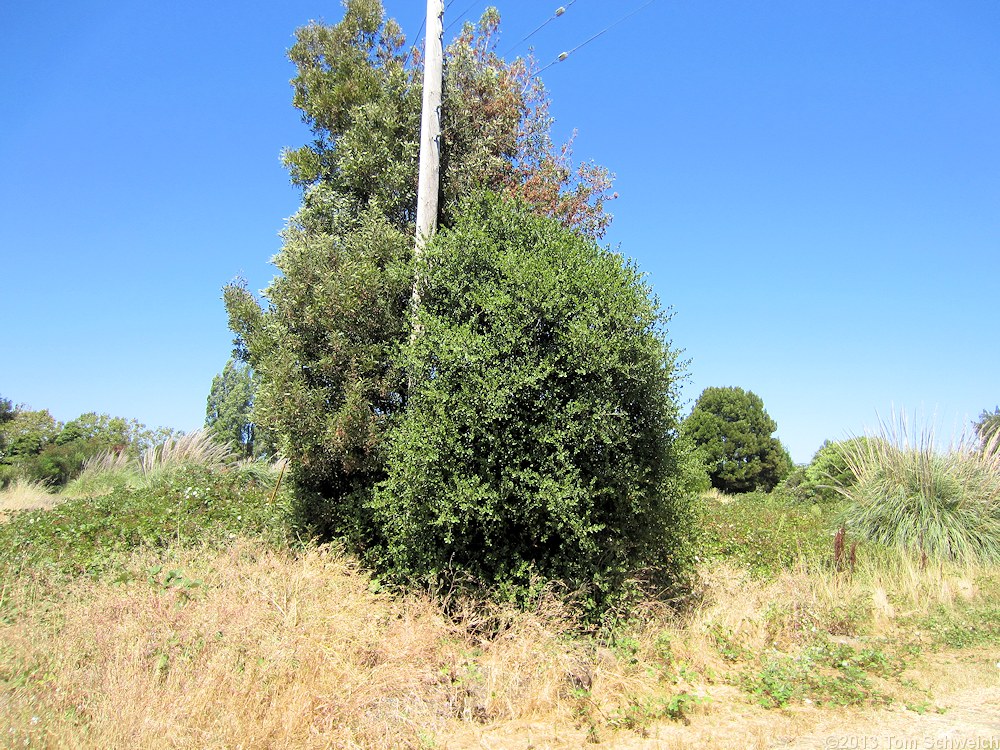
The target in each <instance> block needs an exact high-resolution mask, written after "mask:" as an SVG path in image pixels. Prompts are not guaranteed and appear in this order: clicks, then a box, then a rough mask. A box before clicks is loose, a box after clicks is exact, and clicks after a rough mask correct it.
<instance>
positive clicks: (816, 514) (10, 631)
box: [0, 470, 1000, 748]
mask: <svg viewBox="0 0 1000 750" xmlns="http://www.w3.org/2000/svg"><path fill="white" fill-rule="evenodd" d="M272 481H273V478H272ZM281 502H282V501H281V499H280V495H279V500H278V501H277V503H276V505H271V504H270V503H269V487H268V485H267V482H266V481H261V480H260V478H259V477H258V478H257V479H254V478H253V477H250V476H245V477H242V478H240V476H239V475H238V474H237V475H235V476H234V475H233V474H232V473H231V472H224V473H219V472H204V471H200V470H192V471H190V472H188V473H183V472H181V473H177V474H172V475H170V478H169V479H165V480H164V481H163V482H160V483H158V484H157V487H156V488H154V489H152V490H151V489H149V488H146V489H145V490H143V491H142V492H138V491H136V490H127V489H118V490H115V491H112V492H111V494H110V495H107V496H105V497H104V498H103V499H99V500H98V499H95V500H78V501H68V502H67V503H65V504H63V505H60V506H59V507H58V508H57V509H56V510H54V511H46V512H43V513H39V514H34V515H32V514H23V515H21V516H19V517H18V518H16V519H14V521H12V522H11V524H8V525H7V526H5V527H4V528H3V529H2V530H0V544H2V545H4V546H3V547H2V548H0V717H3V723H2V724H0V736H2V737H3V739H4V742H6V743H8V744H11V745H18V746H24V744H25V742H26V741H27V743H28V744H29V746H52V747H59V746H70V747H79V746H83V747H138V748H142V747H150V748H152V747H163V746H176V747H219V748H221V747H237V746H242V747H331V746H333V747H386V748H389V747H393V748H395V747H468V746H480V743H481V742H485V743H486V744H487V745H489V746H493V747H517V746H525V747H526V746H529V745H530V746H533V747H536V748H542V747H578V746H581V745H582V744H584V743H585V742H588V741H589V742H593V743H597V744H604V745H607V746H614V747H629V746H643V744H644V743H647V744H648V743H652V742H653V739H649V740H647V739H645V738H647V737H652V738H655V737H662V738H664V741H665V742H666V741H667V739H669V740H670V744H676V745H677V746H690V747H715V746H717V747H730V746H731V745H732V735H733V733H734V732H738V733H739V734H740V735H741V736H742V737H743V738H744V739H745V742H744V743H743V744H745V745H746V746H749V747H766V746H768V745H770V744H771V743H774V742H778V741H780V740H782V739H784V738H786V737H793V736H797V735H799V734H801V733H803V732H807V731H809V730H810V729H811V728H812V727H813V726H815V725H816V724H817V723H819V722H822V721H824V720H825V719H826V717H829V716H831V714H832V713H833V714H837V715H840V714H843V713H844V712H845V711H847V712H852V711H855V712H856V711H864V710H868V709H870V708H871V707H877V706H881V705H885V704H887V703H890V702H895V703H897V704H900V705H907V706H909V707H910V709H911V710H912V711H914V712H918V713H919V712H927V711H931V712H933V711H934V710H935V709H936V708H937V707H938V701H939V700H941V698H940V696H941V695H945V694H946V691H947V689H948V687H949V685H952V684H958V683H960V682H961V681H962V680H966V681H967V680H970V679H973V680H976V681H978V683H980V684H990V680H992V681H993V682H994V683H995V682H996V667H995V663H996V661H997V658H998V656H1000V653H998V652H997V643H998V641H1000V638H998V637H1000V609H998V606H997V604H996V602H997V601H1000V575H998V570H997V568H996V567H982V568H970V567H962V568H960V567H952V568H947V567H944V568H942V567H932V568H929V569H925V570H921V569H919V567H917V566H913V565H908V564H899V563H898V560H896V559H895V558H893V557H891V556H889V555H888V554H887V553H885V552H884V551H881V550H879V549H877V548H875V547H872V546H870V545H863V546H862V547H861V548H860V549H859V552H858V559H857V564H856V567H855V570H854V571H853V573H852V572H850V571H836V570H834V567H833V565H832V543H833V536H832V535H833V531H834V529H835V525H836V513H835V509H832V510H823V509H810V508H803V507H800V506H799V507H797V506H792V505H787V504H784V503H782V502H780V501H779V500H776V499H775V498H769V497H761V496H751V497H748V498H743V499H741V500H738V501H729V500H728V499H725V498H721V499H710V500H708V501H706V506H705V512H704V519H705V527H706V537H705V539H704V540H703V543H704V549H705V550H706V559H704V560H703V563H702V569H701V571H700V573H701V575H700V584H699V588H698V590H697V592H696V596H694V597H693V598H692V600H691V601H690V602H688V603H687V604H686V606H685V607H684V608H683V609H682V610H681V611H680V612H679V613H678V612H672V611H670V610H668V609H666V608H665V607H663V606H662V605H653V604H651V605H649V607H648V608H646V609H645V610H644V611H638V612H632V613H628V617H623V618H622V621H621V622H619V623H618V624H617V625H615V626H614V627H613V628H609V629H607V630H606V631H604V632H602V633H599V634H591V635H585V634H580V633H578V632H575V631H574V629H573V626H572V620H571V618H570V616H569V614H568V613H567V612H566V610H565V608H564V606H563V605H561V604H560V603H559V602H558V601H557V600H555V599H550V600H545V601H542V602H540V603H539V606H538V611H536V612H531V613H518V612H513V611H511V610H507V609H504V608H498V607H489V606H487V605H483V604H481V603H479V604H476V603H461V602H452V603H451V606H450V608H449V611H450V613H451V614H449V615H448V616H446V615H445V614H444V612H443V610H442V608H441V606H440V605H439V604H438V603H436V602H435V601H433V600H431V599H430V598H429V597H426V596H421V595H412V596H408V597H401V596H394V595H389V594H387V593H385V592H380V591H378V590H377V586H375V585H374V584H373V583H372V581H371V580H370V579H369V578H368V577H367V576H366V575H365V573H364V572H363V571H360V570H358V569H357V567H356V566H355V565H354V564H353V563H352V562H351V560H350V559H349V558H347V557H345V556H343V555H341V554H338V553H337V552H336V551H334V550H331V549H327V548H316V547H314V546H309V545H306V546H305V547H296V548H294V549H293V548H291V547H289V546H288V542H287V541H286V540H287V536H284V537H283V536H282V534H281V533H279V531H278V530H277V527H278V526H279V525H280V524H279V521H280V517H281V513H280V510H281V507H282V506H281ZM98 505H99V507H98ZM140 509H141V511H142V512H139V510H140ZM98 512H99V513H100V514H101V516H100V517H95V515H96V514H97V513H98ZM32 518H33V519H34V521H32ZM82 523H84V524H91V525H92V526H93V528H92V529H89V530H88V529H84V530H82V531H81V529H80V525H81V524H82ZM125 526H128V528H124V527H125ZM109 527H114V528H115V533H114V534H108V528H109ZM43 528H44V529H45V534H42V535H36V536H35V537H32V536H31V534H32V533H34V530H35V529H43ZM198 528H203V529H209V530H210V531H209V533H206V534H201V535H199V534H197V533H196V531H195V530H196V529H198ZM102 535H104V536H102ZM42 539H49V540H51V542H52V543H51V544H50V543H48V542H43V541H41V540H42ZM94 539H103V540H104V541H103V542H100V543H98V544H93V543H92V542H93V540H94ZM122 540H126V542H127V543H126V542H122ZM178 540H179V541H178ZM956 665H959V666H958V667H956ZM939 691H944V692H939ZM845 706H848V708H845ZM685 722H690V724H687V725H686V724H685ZM681 730H683V731H681ZM671 738H672V739H671ZM652 746H656V745H655V744H653V745H652Z"/></svg>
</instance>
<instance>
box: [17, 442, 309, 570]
mask: <svg viewBox="0 0 1000 750" xmlns="http://www.w3.org/2000/svg"><path fill="white" fill-rule="evenodd" d="M273 490H274V478H273V477H271V476H268V474H267V473H265V472H262V471H261V470H260V467H254V466H239V465H235V464H234V465H232V466H230V467H229V468H227V469H225V470H220V469H219V468H218V467H214V466H211V465H204V464H198V463H194V462H186V463H183V464H179V465H176V466H174V467H172V468H171V469H170V470H162V471H159V472H157V473H155V474H154V475H152V477H151V479H150V480H149V481H147V482H144V483H142V484H140V485H138V486H129V485H127V484H117V485H113V488H112V489H111V491H110V492H106V493H105V494H101V495H98V496H93V497H77V498H71V499H69V500H66V501H65V502H62V503H60V504H59V505H57V506H56V507H55V508H52V509H51V510H37V511H24V512H20V513H16V514H15V515H14V517H13V518H11V519H10V520H9V521H8V522H7V523H4V524H2V525H0V577H3V578H6V579H8V580H11V579H13V578H14V577H16V576H17V575H18V574H19V573H20V572H22V571H26V570H30V569H32V568H40V569H48V570H53V571H55V572H57V573H59V574H63V575H70V576H76V575H88V576H94V577H102V576H108V575H114V574H116V573H120V572H121V571H123V570H124V569H125V567H126V562H127V560H128V558H129V555H130V554H132V553H133V552H134V551H137V550H139V549H159V550H166V549H168V548H171V547H178V548H179V547H183V546H195V547H202V546H207V547H216V548H222V547H225V546H226V545H228V544H229V543H230V542H231V541H232V539H234V538H236V537H237V536H239V537H247V536H250V537H254V538H259V539H261V540H262V541H264V542H265V543H268V544H271V545H274V546H276V547H277V546H287V545H288V544H289V543H290V542H291V540H292V534H291V526H290V524H289V502H288V497H287V495H282V494H281V493H278V495H277V497H275V499H274V501H271V495H272V494H273Z"/></svg>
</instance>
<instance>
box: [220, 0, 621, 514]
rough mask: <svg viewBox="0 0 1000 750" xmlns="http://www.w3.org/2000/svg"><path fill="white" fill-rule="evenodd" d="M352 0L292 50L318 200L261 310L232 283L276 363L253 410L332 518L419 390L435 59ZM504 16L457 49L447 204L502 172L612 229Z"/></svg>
mask: <svg viewBox="0 0 1000 750" xmlns="http://www.w3.org/2000/svg"><path fill="white" fill-rule="evenodd" d="M344 6H345V13H344V18H343V20H342V21H341V22H340V23H338V24H336V25H333V26H326V25H322V24H316V23H311V24H309V25H308V26H305V27H303V28H301V29H299V30H298V32H297V33H296V42H295V44H294V45H293V47H292V48H291V50H290V52H289V56H290V58H291V60H292V61H293V62H294V63H295V65H296V69H297V75H296V77H295V79H294V80H293V86H294V99H293V102H294V104H295V106H296V107H297V108H298V109H299V110H300V111H301V112H302V118H303V121H304V122H305V123H306V124H308V125H309V126H310V128H311V130H312V132H313V135H314V138H313V140H312V142H311V143H309V144H307V145H305V146H302V147H301V148H298V149H294V150H289V151H287V152H286V153H285V163H286V165H287V167H288V169H289V172H290V174H291V178H292V181H293V182H294V183H295V184H296V185H298V186H300V187H301V188H302V189H303V201H302V207H301V208H300V210H299V211H298V212H297V213H296V215H295V216H294V217H293V218H292V219H291V220H290V222H289V224H288V226H287V228H286V229H285V232H284V247H283V249H282V251H281V253H280V254H279V255H278V256H277V258H276V259H275V264H276V265H277V267H278V269H279V270H280V271H281V275H280V276H279V277H277V278H276V279H275V280H274V281H273V282H272V284H271V285H270V286H269V287H268V289H267V290H266V292H265V296H266V307H264V308H263V309H262V308H261V307H260V306H259V304H258V303H257V300H256V299H255V298H254V296H253V295H252V294H250V293H249V292H248V290H246V289H245V288H244V287H242V286H240V285H238V284H236V285H231V286H230V287H228V288H227V289H226V291H225V300H226V306H227V310H228V312H229V316H230V325H231V327H232V328H233V330H234V331H235V333H236V334H237V353H238V354H239V356H240V357H241V358H242V359H244V360H245V361H247V362H248V363H249V364H250V366H251V367H252V368H253V369H254V371H255V372H256V373H257V374H258V375H259V376H260V379H261V382H260V385H259V388H258V399H257V402H256V407H255V414H254V420H255V422H256V423H257V424H259V425H262V426H264V427H266V428H267V429H268V430H269V431H270V432H271V433H272V434H273V435H274V436H275V438H276V440H277V442H278V444H279V449H280V450H281V451H282V453H283V454H285V455H286V456H288V457H289V458H290V459H292V465H293V466H294V467H296V468H295V469H294V470H293V479H294V481H295V482H296V483H297V485H298V486H299V488H300V489H301V491H302V492H301V493H300V495H301V496H302V497H310V498H311V500H309V501H308V502H305V503H304V504H303V510H304V512H305V515H306V517H307V518H308V520H309V521H310V523H313V524H315V525H316V526H317V528H319V529H320V530H326V531H332V530H333V529H331V527H330V524H331V523H333V519H342V518H345V517H353V516H351V514H349V513H346V509H347V508H353V507H356V506H357V505H358V504H359V503H361V504H363V502H362V497H363V496H367V495H368V494H370V491H371V487H373V486H374V484H376V483H377V482H378V481H380V480H381V479H383V478H384V476H385V465H384V463H385V458H384V447H385V439H386V435H387V434H388V432H389V429H390V426H391V425H392V424H393V422H394V418H395V416H396V415H397V414H399V413H400V412H401V410H402V409H403V408H404V405H405V403H406V398H407V386H408V382H407V378H406V375H405V373H404V372H403V370H402V368H401V366H400V364H399V360H398V356H399V351H400V349H401V347H403V346H404V345H405V344H406V342H407V340H408V338H409V335H410V330H411V320H410V311H409V302H410V293H411V287H412V283H413V271H412V255H413V253H412V245H413V236H414V232H415V228H414V224H413V222H414V219H415V215H416V185H417V167H418V160H417V156H418V139H419V129H420V128H419V119H420V103H421V73H420V68H419V66H417V65H414V64H411V62H410V61H411V59H412V57H413V56H412V55H410V53H408V52H406V51H405V42H404V39H403V36H402V34H401V32H400V29H399V27H398V25H397V24H396V23H395V22H394V21H392V20H387V19H385V17H384V14H383V10H382V5H381V3H380V2H378V0H347V2H345V4H344ZM498 24H499V17H498V15H497V14H496V12H495V11H493V10H490V11H487V13H486V14H485V15H484V16H483V18H482V20H481V21H480V23H479V24H478V25H477V26H475V27H474V26H472V25H471V24H466V26H465V27H464V29H463V31H462V33H461V34H460V35H459V37H458V38H457V39H456V40H455V41H454V42H453V43H452V44H450V45H449V46H448V48H447V50H446V54H445V81H444V92H443V96H444V105H443V130H444V132H443V136H442V145H441V152H442V185H441V193H442V196H443V198H444V200H442V201H441V209H440V216H439V221H440V223H441V225H442V226H449V225H450V224H451V223H452V222H453V221H454V212H455V209H456V206H457V201H458V200H459V198H460V197H461V196H463V195H467V194H469V193H470V192H472V191H473V190H474V189H476V188H489V189H492V190H494V191H497V192H500V193H507V194H511V193H516V194H519V195H522V196H523V197H524V198H525V200H527V201H528V202H529V204H530V205H531V206H532V207H533V209H534V210H535V211H536V212H537V213H539V214H542V215H551V216H553V217H555V218H557V219H558V220H559V221H561V222H562V223H563V224H564V225H565V226H568V227H572V228H573V229H574V231H577V232H580V233H583V234H588V235H592V236H597V235H599V234H600V233H601V232H603V230H604V228H605V227H606V225H607V223H608V221H609V218H610V217H609V216H608V215H607V214H606V213H605V211H604V201H605V199H606V197H607V196H606V191H607V188H608V187H609V185H610V181H609V175H608V173H607V171H606V170H603V169H601V168H599V167H593V166H591V167H586V168H584V169H583V170H582V171H580V170H576V171H574V170H572V169H571V168H570V167H571V165H570V163H569V150H568V148H557V147H555V146H554V145H553V143H552V140H551V137H550V136H549V128H550V125H551V119H550V118H549V116H548V110H547V106H548V105H547V97H546V95H545V92H544V89H543V88H542V86H541V84H540V83H539V82H538V81H537V80H536V79H535V77H534V76H533V75H532V74H531V64H530V62H527V61H524V60H515V61H514V62H512V63H506V62H505V61H503V60H501V59H500V58H499V57H498V56H497V54H496V52H495V45H496V40H497V29H498ZM335 525H337V526H338V527H339V526H341V525H342V524H340V523H339V522H338V523H337V524H335ZM339 530H340V531H343V529H339Z"/></svg>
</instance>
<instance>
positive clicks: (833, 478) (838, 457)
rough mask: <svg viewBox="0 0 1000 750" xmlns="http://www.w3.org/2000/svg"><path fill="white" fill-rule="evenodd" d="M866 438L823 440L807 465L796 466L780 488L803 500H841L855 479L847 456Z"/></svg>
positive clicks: (861, 445)
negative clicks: (837, 440)
mask: <svg viewBox="0 0 1000 750" xmlns="http://www.w3.org/2000/svg"><path fill="white" fill-rule="evenodd" d="M867 440H868V438H864V437H859V438H851V439H850V440H843V441H839V442H833V441H830V440H827V441H825V442H824V443H823V445H822V446H820V449H819V450H818V451H816V454H815V455H814V456H813V458H812V461H810V462H809V464H808V465H807V466H800V467H798V468H796V469H795V471H793V472H792V473H791V474H790V475H789V476H788V477H787V478H786V479H785V481H784V483H783V485H782V486H783V488H784V489H785V490H786V491H787V492H788V493H789V494H790V495H791V496H792V497H794V498H795V499H796V500H800V501H803V502H822V503H829V502H837V501H839V500H842V499H843V497H844V496H843V492H844V490H846V489H848V488H850V487H851V486H853V485H854V481H855V476H854V472H852V471H851V468H850V466H848V461H847V458H846V456H847V454H849V453H850V452H851V451H853V450H856V449H860V448H863V446H864V443H865V441H867Z"/></svg>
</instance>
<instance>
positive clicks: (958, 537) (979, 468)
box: [842, 418, 1000, 563]
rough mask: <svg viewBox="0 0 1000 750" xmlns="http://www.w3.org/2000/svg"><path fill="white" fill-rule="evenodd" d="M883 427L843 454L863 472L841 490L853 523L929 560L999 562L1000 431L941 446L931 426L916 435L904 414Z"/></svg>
mask: <svg viewBox="0 0 1000 750" xmlns="http://www.w3.org/2000/svg"><path fill="white" fill-rule="evenodd" d="M880 427H881V429H880V434H877V435H875V436H870V438H869V440H867V441H856V442H854V441H852V442H854V444H853V445H851V446H850V448H849V449H847V450H845V453H844V459H845V462H846V463H847V465H848V467H849V468H850V470H851V471H852V472H853V473H854V475H855V476H856V477H857V482H856V483H855V484H854V486H852V487H849V488H846V489H843V490H842V493H843V494H844V495H846V496H847V497H848V498H849V499H850V500H852V501H853V504H852V506H851V507H850V509H849V510H848V511H847V523H848V526H849V527H850V528H852V529H853V530H854V532H855V533H857V534H859V535H861V536H863V537H866V538H868V539H870V540H872V541H876V542H880V543H882V544H886V545H889V546H892V547H896V548H899V549H903V550H907V551H912V552H916V553H917V554H918V555H919V556H920V557H921V558H922V559H925V560H926V559H928V558H929V559H934V560H953V561H956V562H960V563H976V562H998V561H1000V450H998V447H1000V435H997V436H994V438H993V439H992V440H990V441H989V444H987V445H981V444H980V443H979V441H978V440H976V439H974V438H973V437H972V436H970V435H963V436H961V437H960V438H959V439H958V440H957V441H953V442H952V444H951V446H949V447H948V448H947V449H945V450H942V449H940V448H939V447H938V444H937V442H936V440H935V436H934V430H933V429H932V428H929V427H928V428H924V429H922V430H920V431H919V432H918V433H917V434H914V433H913V431H912V430H911V428H910V427H909V426H908V425H907V422H906V419H905V418H899V419H897V420H895V421H894V422H891V423H885V422H882V423H881V424H880Z"/></svg>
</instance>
